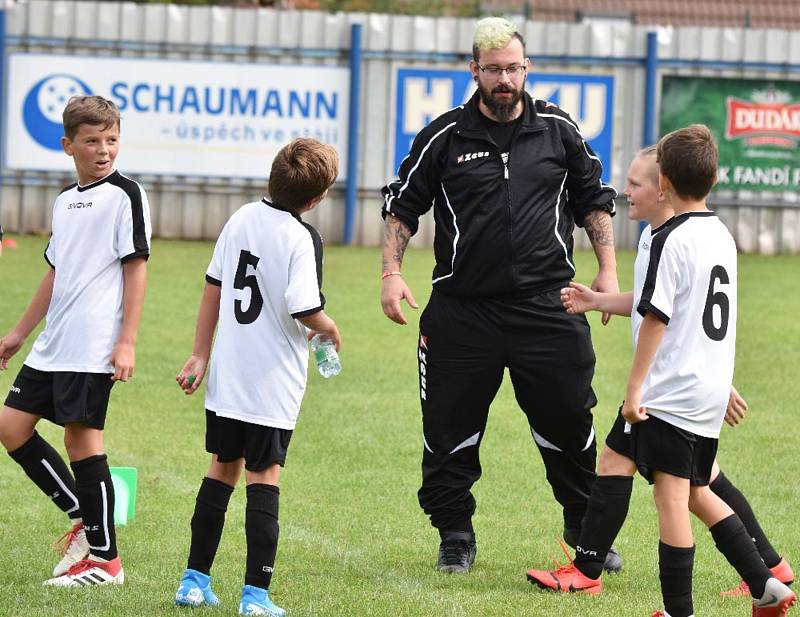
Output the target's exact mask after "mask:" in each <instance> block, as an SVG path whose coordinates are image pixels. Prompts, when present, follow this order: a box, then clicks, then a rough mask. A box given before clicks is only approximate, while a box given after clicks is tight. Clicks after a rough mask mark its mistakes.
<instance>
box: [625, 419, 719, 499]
mask: <svg viewBox="0 0 800 617" xmlns="http://www.w3.org/2000/svg"><path fill="white" fill-rule="evenodd" d="M718 443H719V440H718V439H714V438H712V437H701V436H700V435H695V434H694V433H690V432H689V431H687V430H684V429H682V428H678V427H677V426H673V425H672V424H670V423H669V422H665V421H664V420H661V419H659V418H656V417H655V416H650V419H649V420H645V421H644V422H638V423H636V424H634V425H633V426H632V427H631V444H632V446H633V460H634V461H635V462H636V468H637V469H638V470H639V473H640V474H642V475H643V476H644V477H645V478H646V479H647V481H648V482H649V483H650V484H653V472H656V471H662V472H664V473H668V474H670V475H673V476H677V477H679V478H687V479H688V480H689V483H690V484H691V485H693V486H707V485H708V483H709V482H710V480H711V468H712V467H713V466H714V459H715V458H716V457H717V445H718Z"/></svg>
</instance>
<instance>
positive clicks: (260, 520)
mask: <svg viewBox="0 0 800 617" xmlns="http://www.w3.org/2000/svg"><path fill="white" fill-rule="evenodd" d="M337 170H338V157H337V154H336V150H334V149H333V148H332V147H331V146H328V145H326V144H322V143H320V142H318V141H316V140H313V139H297V140H295V141H293V142H291V143H290V144H288V145H287V146H285V147H284V148H283V149H282V150H281V151H280V152H278V154H277V155H276V157H275V159H274V161H273V163H272V171H271V173H270V178H269V194H270V198H269V199H266V198H264V199H262V200H261V201H259V202H254V203H249V204H246V205H244V206H242V208H240V209H239V210H238V211H237V212H236V213H235V214H234V215H233V216H232V217H231V218H230V220H229V221H228V222H227V224H226V225H225V227H224V229H223V230H222V233H221V234H220V237H219V239H218V240H217V244H216V247H215V248H214V255H213V257H212V259H211V264H210V265H209V267H208V271H207V273H206V286H205V290H204V293H203V299H202V301H201V304H200V311H199V315H198V317H197V328H196V332H195V342H194V349H193V351H192V355H191V356H190V358H189V359H188V360H187V362H186V364H185V365H184V367H183V368H182V369H181V371H180V373H178V376H177V381H178V384H179V385H180V386H181V388H182V389H183V390H184V391H185V392H186V394H193V393H194V392H195V391H196V390H197V388H198V386H199V385H200V383H201V382H202V381H203V377H204V375H205V373H206V367H207V366H209V356H210V355H211V341H212V338H213V334H214V329H215V328H217V326H218V328H217V330H218V331H217V336H216V341H215V344H214V354H213V356H212V357H211V362H210V366H209V368H208V374H209V378H208V389H207V392H206V400H205V403H206V404H205V406H206V450H207V451H208V452H209V453H210V454H211V466H210V468H209V470H208V473H207V474H206V477H205V478H204V479H203V482H202V484H201V485H200V490H199V491H198V493H197V501H196V505H195V510H194V516H193V517H192V521H191V529H192V539H191V545H190V549H189V560H188V565H187V569H186V571H185V572H184V575H183V578H182V579H181V582H180V586H179V588H178V591H177V593H176V595H175V603H176V604H178V605H181V606H193V607H196V606H201V605H204V604H208V605H216V604H218V603H219V601H218V599H217V597H216V596H215V595H214V593H213V591H212V590H211V578H210V571H211V565H212V563H213V561H214V556H215V555H216V551H217V547H218V545H219V541H220V537H221V536H222V528H223V525H224V522H225V511H226V509H227V506H228V501H229V499H230V496H231V494H232V492H233V489H234V487H235V486H236V483H237V481H238V480H239V477H240V475H241V472H242V468H243V467H244V469H245V478H246V483H247V509H246V518H245V534H246V539H247V567H246V573H245V579H244V583H245V584H244V587H243V589H242V597H241V603H240V606H239V612H240V614H243V615H271V616H273V617H280V616H282V615H284V611H283V609H281V608H279V607H278V606H276V605H275V604H274V603H273V601H272V600H271V599H270V596H269V586H270V580H271V578H272V572H273V568H274V564H275V553H276V550H277V543H278V494H279V493H278V478H279V475H280V469H281V466H283V464H284V462H285V459H286V450H287V448H288V445H289V440H290V438H291V435H292V430H293V429H294V426H295V423H296V421H297V415H298V412H299V410H300V403H301V401H302V398H303V393H304V391H305V387H306V369H307V365H308V343H307V330H306V329H307V328H308V329H310V330H312V334H314V333H321V334H324V335H327V336H329V337H330V338H331V340H332V341H333V343H334V345H335V347H336V349H337V350H338V349H339V346H340V344H341V338H340V336H339V330H338V329H337V327H336V324H335V323H334V321H333V320H332V319H331V318H330V317H328V316H327V315H326V314H325V312H324V310H323V307H324V305H325V298H324V296H323V295H322V291H321V286H322V241H321V239H320V237H319V234H318V233H317V231H316V230H315V229H314V228H313V227H311V226H310V225H308V224H307V223H304V222H303V221H302V219H301V218H300V215H301V214H302V213H303V212H307V211H309V210H311V209H313V208H314V207H316V206H317V205H318V204H319V203H320V202H321V201H322V199H323V198H324V197H325V195H326V193H327V191H328V188H329V187H330V186H331V185H332V184H333V182H334V181H335V179H336V176H337V173H338V171H337Z"/></svg>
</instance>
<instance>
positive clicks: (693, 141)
mask: <svg viewBox="0 0 800 617" xmlns="http://www.w3.org/2000/svg"><path fill="white" fill-rule="evenodd" d="M657 160H658V163H659V168H660V173H659V184H660V188H661V191H662V192H663V194H664V196H665V199H666V200H667V202H668V203H669V205H671V206H672V209H673V211H674V213H675V218H674V219H673V220H672V222H671V223H670V224H669V225H668V226H667V227H665V228H664V229H663V230H662V231H660V232H659V233H657V234H655V235H654V236H653V238H652V242H651V244H650V247H649V248H650V259H649V262H648V265H647V270H646V272H645V275H644V282H643V284H642V283H640V281H641V278H640V277H641V273H640V272H638V271H637V273H636V274H637V277H636V278H637V285H636V290H635V292H634V306H635V307H636V314H634V319H633V335H634V344H635V348H636V350H635V353H634V359H633V365H632V367H631V372H630V377H629V379H628V387H627V391H626V395H625V402H624V403H623V406H622V415H623V417H624V418H625V420H627V421H628V422H629V423H630V424H631V425H632V429H631V437H632V449H633V459H634V461H635V463H636V467H637V468H638V470H639V472H640V473H641V474H642V475H643V476H644V477H645V478H646V479H647V480H648V481H649V482H650V483H651V484H654V491H653V496H654V498H655V502H656V508H657V510H658V518H659V536H660V542H659V550H658V552H659V574H660V580H661V593H662V597H663V600H664V605H665V608H664V610H663V611H657V612H656V613H654V615H657V616H663V617H691V616H692V615H693V614H694V609H693V606H692V568H693V563H694V540H693V537H692V528H691V521H690V519H689V510H690V509H691V511H692V512H693V513H694V514H696V515H697V516H698V517H699V518H700V519H701V520H702V521H703V522H704V523H705V524H706V525H707V526H708V527H709V528H710V531H711V534H712V536H713V537H714V541H715V543H716V545H717V548H718V549H719V550H720V552H722V554H723V555H725V557H726V558H727V559H728V561H729V562H730V563H731V565H732V566H733V567H734V568H735V569H736V570H737V571H738V572H739V574H740V575H741V577H742V578H743V579H744V580H745V581H746V582H747V584H748V586H749V588H750V592H751V594H752V596H753V610H752V614H753V615H754V616H760V617H767V616H773V615H776V616H777V615H785V614H786V613H787V611H788V609H789V607H790V606H791V605H793V604H794V603H795V601H796V597H795V594H794V593H793V592H792V591H791V590H790V589H789V588H788V587H787V586H786V585H784V584H783V583H781V582H780V581H779V580H778V579H776V578H775V577H774V576H773V575H772V573H771V572H770V570H769V569H768V568H767V566H766V565H765V564H764V562H763V561H762V559H761V557H760V556H759V554H758V551H757V550H756V547H755V545H754V544H753V541H752V539H751V538H750V536H749V535H748V533H747V530H746V528H745V526H744V524H743V523H742V521H741V519H740V518H739V517H738V516H737V515H736V514H735V513H734V512H733V510H731V508H730V507H729V506H728V505H727V504H726V503H725V502H724V501H722V500H721V499H720V498H719V497H718V496H717V495H716V494H715V493H714V492H713V491H712V490H711V489H710V488H709V486H708V485H709V481H710V476H711V470H712V466H713V463H714V459H715V456H716V451H717V442H718V438H719V432H720V428H721V426H722V422H723V419H724V417H725V410H726V406H727V403H728V394H729V392H730V388H731V382H732V379H733V365H734V353H735V335H736V245H735V243H734V241H733V238H732V237H731V235H730V233H729V232H728V231H727V229H726V228H725V226H724V225H723V224H722V222H721V221H720V220H719V219H718V218H717V217H716V216H715V215H714V213H713V212H711V211H709V210H708V208H707V207H706V201H705V200H706V196H707V195H708V193H709V191H710V190H711V187H712V186H713V184H714V182H715V180H716V170H717V160H718V151H717V146H716V143H715V142H714V138H713V137H712V135H711V132H710V131H709V130H708V128H707V127H705V126H703V125H692V126H689V127H687V128H685V129H680V130H678V131H674V132H672V133H670V134H668V135H666V136H665V137H663V138H662V139H661V141H660V142H659V144H658V148H657ZM640 285H641V287H640Z"/></svg>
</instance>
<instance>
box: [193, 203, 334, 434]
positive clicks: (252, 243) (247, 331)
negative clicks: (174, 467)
mask: <svg viewBox="0 0 800 617" xmlns="http://www.w3.org/2000/svg"><path fill="white" fill-rule="evenodd" d="M206 281H207V282H209V283H211V284H214V285H221V286H222V290H221V297H220V305H219V323H218V326H217V335H216V339H215V342H214V350H213V352H212V354H211V364H210V368H209V376H208V389H207V392H206V408H207V409H210V410H211V411H213V412H215V413H216V414H217V415H218V416H223V417H225V418H234V419H236V420H241V421H243V422H250V423H251V424H260V425H263V426H273V427H276V428H282V429H293V428H294V426H295V423H296V422H297V414H298V412H299V411H300V403H301V401H302V399H303V393H304V392H305V388H306V370H307V367H308V341H307V339H306V328H305V326H303V324H301V323H300V322H299V321H297V319H296V318H297V317H305V316H307V315H311V314H313V313H316V312H317V311H321V310H322V308H323V307H324V305H325V298H324V296H323V295H322V292H321V287H322V240H321V239H320V236H319V234H318V233H317V231H316V230H315V229H314V228H313V227H311V226H310V225H308V224H306V223H304V222H303V221H302V220H301V219H300V217H299V216H297V215H296V214H293V213H291V212H287V211H285V210H281V209H279V208H278V207H276V206H274V205H273V204H272V203H271V202H270V201H269V200H267V199H263V200H262V201H259V202H253V203H249V204H245V205H244V206H242V207H241V208H240V209H239V210H237V211H236V213H235V214H234V215H233V216H232V217H231V218H230V220H229V221H228V222H227V223H226V225H225V228H224V229H223V230H222V233H221V234H220V236H219V239H218V240H217V245H216V247H215V249H214V256H213V257H212V259H211V264H210V265H209V267H208V271H207V273H206Z"/></svg>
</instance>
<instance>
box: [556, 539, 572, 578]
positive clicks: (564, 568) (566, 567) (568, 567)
mask: <svg viewBox="0 0 800 617" xmlns="http://www.w3.org/2000/svg"><path fill="white" fill-rule="evenodd" d="M556 540H557V541H558V543H559V544H560V545H561V550H562V551H564V555H565V556H566V558H567V563H563V564H562V563H561V562H559V561H558V559H553V563H555V565H556V568H555V573H556V574H559V573H560V574H564V573H566V572H571V571H573V570H574V569H575V565H574V564H573V563H572V557H571V556H570V554H569V550H568V549H567V545H566V544H564V541H563V540H562V539H561V538H556Z"/></svg>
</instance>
